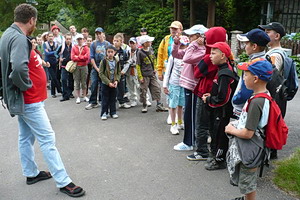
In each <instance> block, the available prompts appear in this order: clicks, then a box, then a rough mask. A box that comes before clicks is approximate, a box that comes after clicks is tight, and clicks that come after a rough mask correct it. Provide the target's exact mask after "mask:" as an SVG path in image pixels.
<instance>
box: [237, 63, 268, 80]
mask: <svg viewBox="0 0 300 200" xmlns="http://www.w3.org/2000/svg"><path fill="white" fill-rule="evenodd" d="M238 68H239V69H241V70H248V71H250V72H251V73H252V74H254V75H256V76H258V78H259V79H261V80H263V81H270V80H271V79H272V73H273V66H272V64H271V63H270V62H269V61H267V60H265V59H263V58H258V59H254V60H253V61H251V62H246V63H243V64H241V65H238Z"/></svg>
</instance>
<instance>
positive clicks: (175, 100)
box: [167, 84, 185, 108]
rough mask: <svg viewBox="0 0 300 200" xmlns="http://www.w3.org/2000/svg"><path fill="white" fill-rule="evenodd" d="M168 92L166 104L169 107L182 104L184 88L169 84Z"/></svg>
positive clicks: (183, 102)
mask: <svg viewBox="0 0 300 200" xmlns="http://www.w3.org/2000/svg"><path fill="white" fill-rule="evenodd" d="M168 89H169V94H168V96H167V100H168V104H169V107H170V108H176V107H177V106H184V104H185V96H184V88H183V87H180V86H178V85H172V84H170V85H169V88H168Z"/></svg>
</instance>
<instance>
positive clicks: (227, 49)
mask: <svg viewBox="0 0 300 200" xmlns="http://www.w3.org/2000/svg"><path fill="white" fill-rule="evenodd" d="M207 46H208V47H211V48H215V49H219V50H220V51H222V52H223V53H224V54H225V56H226V57H229V56H230V55H231V50H230V47H229V45H228V44H227V43H226V42H216V43H214V44H212V45H207Z"/></svg>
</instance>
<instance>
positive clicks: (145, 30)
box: [140, 28, 148, 32]
mask: <svg viewBox="0 0 300 200" xmlns="http://www.w3.org/2000/svg"><path fill="white" fill-rule="evenodd" d="M140 32H148V31H147V29H146V28H141V31H140Z"/></svg>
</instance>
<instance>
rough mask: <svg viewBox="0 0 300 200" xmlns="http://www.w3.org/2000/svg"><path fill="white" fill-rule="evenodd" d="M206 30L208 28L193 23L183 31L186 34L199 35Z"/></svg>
mask: <svg viewBox="0 0 300 200" xmlns="http://www.w3.org/2000/svg"><path fill="white" fill-rule="evenodd" d="M206 31H208V28H206V27H205V26H203V25H201V24H198V25H194V26H192V27H191V28H189V29H187V30H185V31H184V33H185V34H187V35H194V34H197V33H199V34H200V35H203V34H204V33H205V32H206Z"/></svg>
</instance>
